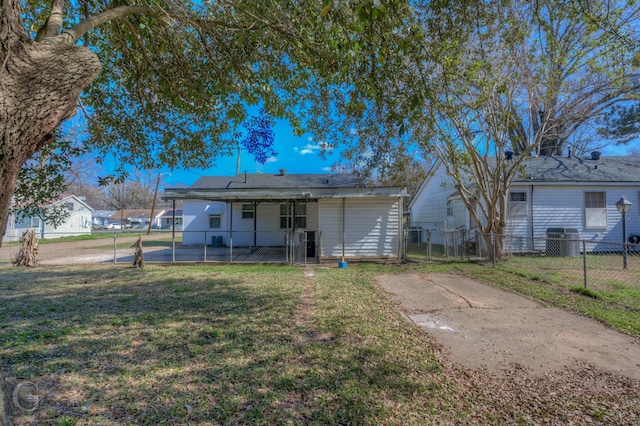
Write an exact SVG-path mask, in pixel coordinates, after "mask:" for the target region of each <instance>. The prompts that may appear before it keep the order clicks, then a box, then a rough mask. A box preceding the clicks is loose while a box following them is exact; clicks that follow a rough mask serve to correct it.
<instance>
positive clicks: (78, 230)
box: [3, 195, 93, 241]
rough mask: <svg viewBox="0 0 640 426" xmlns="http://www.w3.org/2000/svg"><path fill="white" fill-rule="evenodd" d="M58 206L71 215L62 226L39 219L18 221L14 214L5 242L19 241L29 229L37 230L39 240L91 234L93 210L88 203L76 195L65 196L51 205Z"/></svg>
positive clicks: (32, 218)
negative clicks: (55, 225) (61, 206)
mask: <svg viewBox="0 0 640 426" xmlns="http://www.w3.org/2000/svg"><path fill="white" fill-rule="evenodd" d="M57 205H63V206H64V207H65V208H66V209H67V211H68V213H69V215H68V216H67V218H66V219H65V220H64V222H63V223H62V224H60V225H58V226H57V227H54V226H53V225H52V224H50V223H48V222H47V221H46V220H41V219H40V218H38V217H26V218H22V219H17V217H18V215H17V214H12V215H11V216H10V217H9V220H8V222H7V232H6V234H5V236H4V238H3V241H18V240H19V239H20V237H22V235H23V234H24V232H25V231H27V230H29V229H35V230H36V232H37V234H38V237H39V238H60V237H67V236H72V235H83V234H90V233H91V217H92V213H93V209H92V208H91V207H89V205H87V203H85V202H84V201H83V200H82V199H80V198H79V197H77V196H75V195H63V196H62V197H61V198H60V199H59V200H56V201H53V202H52V203H51V204H50V206H57Z"/></svg>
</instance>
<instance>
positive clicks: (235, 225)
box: [182, 200, 318, 247]
mask: <svg viewBox="0 0 640 426" xmlns="http://www.w3.org/2000/svg"><path fill="white" fill-rule="evenodd" d="M242 204H243V203H239V202H238V203H233V208H231V204H226V203H224V202H220V201H201V200H198V201H184V202H183V206H182V215H183V219H184V231H183V235H182V240H183V243H184V244H187V245H200V244H203V242H204V241H207V244H211V238H212V237H213V236H221V237H222V239H223V244H224V245H230V238H233V245H234V246H235V247H238V246H253V245H254V229H253V226H254V220H253V218H251V219H249V218H247V219H245V218H243V217H242ZM280 204H281V203H279V202H268V201H264V202H261V203H260V204H258V206H257V208H256V211H255V215H256V239H255V242H256V245H257V246H284V244H285V238H286V233H287V231H288V230H287V229H281V228H280ZM218 212H220V214H221V218H220V219H221V227H220V229H210V228H209V215H210V214H212V213H213V214H217V213H218ZM232 216H233V217H232ZM305 229H306V230H308V231H317V230H318V203H307V227H306V228H305ZM231 230H233V233H230V232H229V231H231ZM205 233H206V237H205Z"/></svg>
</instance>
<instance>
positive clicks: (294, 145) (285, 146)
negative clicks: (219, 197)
mask: <svg viewBox="0 0 640 426" xmlns="http://www.w3.org/2000/svg"><path fill="white" fill-rule="evenodd" d="M274 132H275V140H274V144H273V145H274V151H275V152H277V153H278V155H277V156H276V157H270V158H269V159H268V160H267V162H266V163H264V164H260V163H257V162H255V161H254V159H253V157H252V156H251V155H249V153H247V152H246V151H241V153H240V173H244V172H245V171H246V172H247V173H273V174H275V173H279V171H280V169H285V170H286V171H287V173H331V166H332V165H333V164H335V163H336V162H338V161H339V160H340V157H339V153H337V152H328V153H326V155H325V159H324V160H323V159H321V158H320V156H319V153H320V149H321V148H320V144H319V142H318V141H315V140H314V139H313V138H312V137H311V136H307V135H305V136H295V135H294V134H293V130H292V129H291V127H290V126H289V124H288V123H287V122H286V121H284V120H281V121H278V122H277V123H276V125H275V127H274ZM237 160H238V158H237V155H233V156H230V157H227V156H224V157H218V158H217V159H216V165H215V166H213V167H211V168H208V169H205V170H201V169H188V170H173V171H171V170H169V169H167V168H165V169H161V170H160V172H163V173H164V172H169V173H171V176H167V175H163V176H162V184H161V185H160V187H161V188H162V187H167V188H168V187H172V186H174V185H175V186H180V185H191V184H193V183H194V182H195V181H196V180H197V179H198V178H199V177H200V176H214V175H215V176H221V175H223V176H232V175H235V174H236V168H237Z"/></svg>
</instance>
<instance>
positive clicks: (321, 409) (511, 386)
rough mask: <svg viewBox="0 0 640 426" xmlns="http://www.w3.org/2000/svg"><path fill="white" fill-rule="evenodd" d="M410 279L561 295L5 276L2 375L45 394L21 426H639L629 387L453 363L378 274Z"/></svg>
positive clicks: (260, 281) (335, 272)
mask: <svg viewBox="0 0 640 426" xmlns="http://www.w3.org/2000/svg"><path fill="white" fill-rule="evenodd" d="M416 269H418V270H423V271H424V270H428V271H430V272H438V271H442V272H444V271H451V270H457V271H461V270H464V271H465V272H466V273H468V274H470V275H475V276H478V277H482V273H481V271H487V272H490V273H487V276H489V277H491V278H492V279H495V281H498V283H497V285H500V286H504V287H507V286H513V287H512V288H519V287H521V288H522V289H527V291H530V292H531V293H536V294H539V295H540V296H544V297H546V298H547V299H549V300H551V299H553V298H554V297H556V296H554V295H555V292H554V290H553V289H550V288H549V286H548V285H547V284H544V283H543V285H541V283H540V282H532V281H530V280H526V279H525V278H523V277H517V276H516V277H517V279H515V280H514V275H512V274H511V275H510V274H507V273H506V272H504V271H496V270H494V269H491V268H482V267H479V266H477V265H475V266H474V265H467V266H464V265H459V264H449V265H444V264H443V265H431V266H428V265H403V266H382V265H357V266H350V267H349V268H348V269H346V270H345V269H338V268H321V267H319V268H316V270H315V275H314V276H313V277H305V275H304V273H303V270H302V269H300V268H294V267H288V266H282V265H277V266H272V265H232V266H211V265H181V266H171V267H165V266H158V265H148V266H147V267H146V268H145V269H142V270H139V269H133V268H128V267H122V266H119V265H109V266H82V267H47V268H35V269H14V268H3V269H0V293H1V294H2V296H3V303H2V305H0V331H1V333H0V359H1V360H2V363H3V368H4V370H5V373H6V374H7V375H8V376H10V377H11V378H13V379H14V380H16V381H18V382H25V381H26V382H32V383H35V384H37V386H38V388H39V392H40V394H41V401H40V405H39V407H38V409H37V410H35V411H34V412H32V413H26V414H24V415H20V416H18V417H16V418H15V419H14V420H15V424H60V425H63V424H68V425H87V424H153V425H156V424H264V425H271V424H369V425H374V424H375V425H377V424H395V425H427V424H505V423H513V424H534V423H548V422H549V421H550V419H552V420H553V419H555V420H558V421H561V420H562V419H563V420H566V421H567V422H568V423H572V422H573V423H576V424H578V423H581V422H583V421H584V419H585V418H589V419H593V421H594V422H595V423H598V422H600V423H601V424H607V423H610V422H611V420H612V419H616V420H620V421H621V422H622V423H624V421H626V420H625V419H626V418H629V419H632V420H630V421H635V420H633V419H637V418H638V411H640V407H638V406H637V398H636V397H635V396H634V395H631V394H628V393H625V392H623V391H620V390H619V389H621V388H618V387H616V386H608V387H606V389H607V392H609V394H607V395H605V396H602V395H603V394H598V395H596V396H595V397H593V398H591V395H588V396H586V395H585V394H583V393H581V392H584V391H583V389H589V390H592V389H595V388H597V387H598V386H597V385H594V383H596V384H597V383H600V382H599V381H601V380H603V379H602V377H600V376H597V375H592V376H589V377H584V376H583V377H578V378H576V381H569V380H568V379H567V377H569V376H568V375H563V376H562V377H560V378H559V379H558V380H562V381H563V382H562V385H560V384H557V383H555V384H553V386H554V387H553V389H551V390H550V389H546V388H545V386H548V385H549V382H548V381H544V380H541V379H531V378H528V377H526V375H522V374H518V373H517V372H516V373H514V374H515V376H509V377H506V378H499V377H494V376H492V375H489V374H487V373H486V372H483V371H479V372H469V371H463V370H461V369H459V368H457V367H454V366H452V364H451V363H450V362H449V361H448V360H447V355H446V353H445V352H443V351H442V348H441V347H440V346H439V345H438V344H436V343H435V342H434V341H432V340H431V339H430V337H429V336H428V335H427V334H426V333H424V332H422V331H421V330H419V329H418V328H417V327H414V326H413V325H412V324H410V323H409V322H407V321H405V320H403V319H402V317H401V316H400V315H399V313H398V311H397V310H396V309H395V305H394V303H393V301H392V300H391V299H390V297H389V296H388V295H387V294H386V293H384V292H383V291H382V290H380V289H379V288H378V286H377V284H376V283H375V279H374V277H375V275H376V274H378V273H381V272H384V273H389V272H392V273H393V272H398V273H404V272H411V271H415V270H416ZM514 282H515V284H514ZM534 288H538V289H540V290H537V291H533V289H534ZM542 289H546V290H544V291H543V290H542ZM566 293H568V294H570V295H572V297H575V298H579V297H582V298H584V296H581V295H577V294H574V293H571V292H569V291H566ZM557 297H559V296H557ZM578 384H579V385H578ZM622 388H623V389H624V387H622ZM581 389H582V390H581ZM599 398H601V399H599ZM633 404H636V405H635V407H636V408H635V410H636V411H635V412H633V413H631V411H630V410H632V409H630V408H629V406H630V405H631V406H633ZM629 413H631V414H633V415H632V416H631V415H630V416H628V417H627V416H625V415H626V414H629ZM576 416H577V417H576ZM621 419H622V420H621Z"/></svg>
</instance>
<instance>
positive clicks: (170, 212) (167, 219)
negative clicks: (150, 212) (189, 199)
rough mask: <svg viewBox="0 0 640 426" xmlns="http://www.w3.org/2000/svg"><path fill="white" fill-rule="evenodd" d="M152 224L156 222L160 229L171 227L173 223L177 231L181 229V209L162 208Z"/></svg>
mask: <svg viewBox="0 0 640 426" xmlns="http://www.w3.org/2000/svg"><path fill="white" fill-rule="evenodd" d="M153 223H154V224H156V225H157V226H158V227H159V228H161V229H172V228H173V225H175V229H176V230H177V231H181V230H182V209H175V213H174V209H172V208H170V209H166V210H163V211H162V212H161V213H160V214H158V215H157V216H156V217H155V219H154V222H153Z"/></svg>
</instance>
